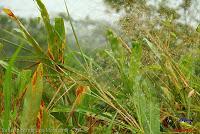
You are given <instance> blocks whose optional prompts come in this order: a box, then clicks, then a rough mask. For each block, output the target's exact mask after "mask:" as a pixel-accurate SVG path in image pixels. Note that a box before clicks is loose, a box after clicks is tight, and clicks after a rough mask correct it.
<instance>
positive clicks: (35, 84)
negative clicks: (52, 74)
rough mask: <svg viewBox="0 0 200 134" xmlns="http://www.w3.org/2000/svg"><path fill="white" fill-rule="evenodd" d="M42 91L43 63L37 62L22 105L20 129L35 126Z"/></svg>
mask: <svg viewBox="0 0 200 134" xmlns="http://www.w3.org/2000/svg"><path fill="white" fill-rule="evenodd" d="M42 92H43V65H42V64H39V65H38V67H37V70H36V71H35V73H34V75H33V77H32V81H31V83H29V85H28V88H27V91H26V94H25V99H24V106H23V113H22V119H21V126H20V127H21V129H23V128H35V127H36V119H37V115H38V112H39V110H40V103H41V99H42Z"/></svg>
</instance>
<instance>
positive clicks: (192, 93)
mask: <svg viewBox="0 0 200 134" xmlns="http://www.w3.org/2000/svg"><path fill="white" fill-rule="evenodd" d="M194 94H195V91H194V89H193V90H192V91H190V92H189V93H188V98H190V97H192V96H193V95H194Z"/></svg>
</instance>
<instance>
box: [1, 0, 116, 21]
mask: <svg viewBox="0 0 200 134" xmlns="http://www.w3.org/2000/svg"><path fill="white" fill-rule="evenodd" d="M43 2H44V3H45V5H46V7H47V9H48V11H49V12H50V14H51V15H54V14H55V13H58V12H64V11H65V6H64V2H63V0H43ZM67 4H68V8H69V10H70V13H71V16H72V17H73V18H75V19H82V18H85V17H86V16H89V17H90V18H92V19H98V20H101V19H103V20H107V21H115V20H117V18H119V14H116V13H114V12H110V13H107V12H106V11H107V8H106V6H105V5H104V3H103V0H67ZM0 7H7V8H10V9H11V10H13V11H14V13H15V14H16V15H19V16H25V17H27V16H28V17H29V16H33V17H35V16H39V12H38V9H37V6H36V4H35V2H34V1H33V0H0Z"/></svg>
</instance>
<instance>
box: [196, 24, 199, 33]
mask: <svg viewBox="0 0 200 134" xmlns="http://www.w3.org/2000/svg"><path fill="white" fill-rule="evenodd" d="M196 31H197V32H199V33H200V24H199V25H198V26H197V29H196Z"/></svg>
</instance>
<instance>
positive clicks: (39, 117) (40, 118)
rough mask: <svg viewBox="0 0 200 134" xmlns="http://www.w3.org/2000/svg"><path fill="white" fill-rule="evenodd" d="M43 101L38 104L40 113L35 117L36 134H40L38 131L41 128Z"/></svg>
mask: <svg viewBox="0 0 200 134" xmlns="http://www.w3.org/2000/svg"><path fill="white" fill-rule="evenodd" d="M44 107H45V105H44V101H41V104H40V111H39V113H38V116H37V122H36V128H37V131H36V132H37V134H40V129H41V127H42V119H43V113H44Z"/></svg>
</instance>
